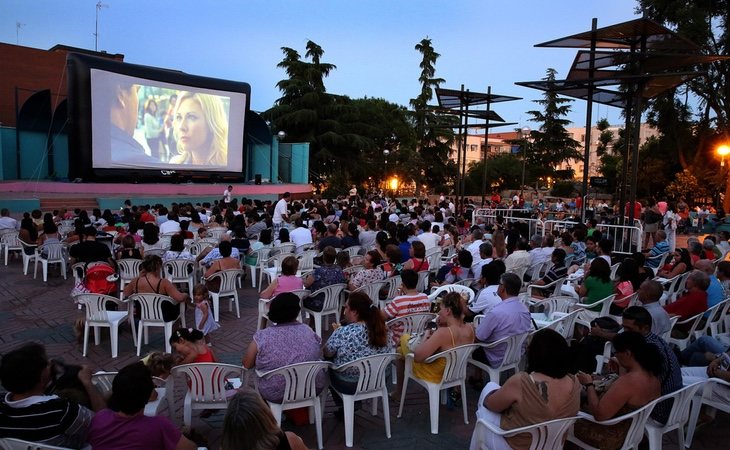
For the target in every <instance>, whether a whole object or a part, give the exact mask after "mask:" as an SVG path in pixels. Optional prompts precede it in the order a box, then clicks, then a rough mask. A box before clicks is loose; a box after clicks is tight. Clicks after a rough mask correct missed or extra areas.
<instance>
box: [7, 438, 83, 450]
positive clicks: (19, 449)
mask: <svg viewBox="0 0 730 450" xmlns="http://www.w3.org/2000/svg"><path fill="white" fill-rule="evenodd" d="M84 448H86V447H84ZM0 449H3V450H71V449H70V448H68V447H58V446H55V445H48V444H41V443H39V442H31V441H24V440H22V439H15V438H2V439H0Z"/></svg>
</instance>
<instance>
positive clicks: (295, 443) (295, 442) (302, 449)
mask: <svg viewBox="0 0 730 450" xmlns="http://www.w3.org/2000/svg"><path fill="white" fill-rule="evenodd" d="M286 439H287V441H289V447H291V450H309V448H308V447H307V446H306V445H304V441H303V440H302V438H300V437H299V436H297V435H296V434H294V433H292V432H291V431H287V432H286Z"/></svg>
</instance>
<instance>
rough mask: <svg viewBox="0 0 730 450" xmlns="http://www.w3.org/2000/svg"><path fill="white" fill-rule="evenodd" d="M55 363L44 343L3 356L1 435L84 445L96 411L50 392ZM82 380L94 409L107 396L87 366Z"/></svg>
mask: <svg viewBox="0 0 730 450" xmlns="http://www.w3.org/2000/svg"><path fill="white" fill-rule="evenodd" d="M53 371H54V364H53V363H52V362H50V361H49V360H48V357H47V356H46V350H45V348H43V346H42V345H40V344H35V343H30V344H24V345H22V346H20V347H18V348H16V349H14V350H11V351H9V352H7V353H6V354H4V355H3V357H2V362H1V363H0V382H1V383H2V385H3V388H5V389H6V390H7V391H8V393H7V394H5V395H4V396H3V397H2V398H0V438H6V437H9V438H16V439H23V440H26V441H33V442H39V443H42V444H46V445H56V446H63V447H70V448H81V447H83V446H84V445H85V444H86V442H87V433H88V431H89V427H90V425H91V418H92V417H93V415H94V413H93V412H92V411H91V410H89V409H88V408H86V407H84V406H81V405H79V404H77V403H76V402H73V401H69V400H66V399H63V398H59V397H58V396H57V395H49V394H48V393H47V392H46V388H47V386H48V385H49V383H50V382H51V381H52V379H53V376H54V375H53ZM78 379H79V382H80V383H81V385H82V386H83V388H84V391H85V392H84V393H85V394H86V395H87V396H88V397H89V400H90V402H91V407H92V409H93V410H94V411H100V410H101V409H103V408H104V406H105V405H104V399H103V398H102V397H101V394H100V393H99V391H98V390H97V389H96V387H94V385H93V384H91V370H90V369H89V367H86V366H85V367H83V368H82V369H81V370H80V371H79V372H78Z"/></svg>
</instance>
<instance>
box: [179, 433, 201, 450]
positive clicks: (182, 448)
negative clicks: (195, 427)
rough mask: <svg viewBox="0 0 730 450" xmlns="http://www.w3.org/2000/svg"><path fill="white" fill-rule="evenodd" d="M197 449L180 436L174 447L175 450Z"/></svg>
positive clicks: (188, 440)
mask: <svg viewBox="0 0 730 450" xmlns="http://www.w3.org/2000/svg"><path fill="white" fill-rule="evenodd" d="M197 448H198V445H197V444H196V443H195V442H193V441H191V440H190V439H188V438H186V437H185V436H180V440H179V441H177V445H176V446H175V450H197Z"/></svg>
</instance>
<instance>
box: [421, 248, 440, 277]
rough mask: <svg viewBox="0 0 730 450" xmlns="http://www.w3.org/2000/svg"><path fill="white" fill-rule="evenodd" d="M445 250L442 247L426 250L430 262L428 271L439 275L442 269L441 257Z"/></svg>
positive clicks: (426, 256)
mask: <svg viewBox="0 0 730 450" xmlns="http://www.w3.org/2000/svg"><path fill="white" fill-rule="evenodd" d="M442 254H443V249H442V248H441V247H438V246H436V247H432V248H429V249H428V250H426V254H425V258H426V259H427V260H428V270H429V271H430V272H433V273H438V271H439V269H440V268H441V255H442Z"/></svg>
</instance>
